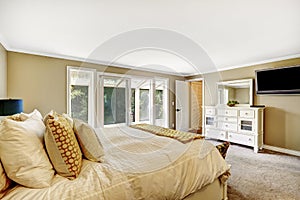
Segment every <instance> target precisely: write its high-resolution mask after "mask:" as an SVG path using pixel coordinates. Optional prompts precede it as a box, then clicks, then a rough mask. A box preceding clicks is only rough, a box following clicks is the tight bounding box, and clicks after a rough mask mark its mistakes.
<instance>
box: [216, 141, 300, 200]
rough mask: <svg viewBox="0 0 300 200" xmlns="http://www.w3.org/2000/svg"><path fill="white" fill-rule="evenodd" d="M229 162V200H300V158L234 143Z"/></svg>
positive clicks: (228, 156)
mask: <svg viewBox="0 0 300 200" xmlns="http://www.w3.org/2000/svg"><path fill="white" fill-rule="evenodd" d="M212 142H213V143H215V144H219V143H220V142H217V141H212ZM226 161H227V162H228V164H231V177H230V178H229V180H228V198H229V200H268V199H270V200H275V199H276V200H300V157H296V156H289V155H285V154H280V153H276V152H273V151H268V150H263V151H262V152H260V153H254V152H253V148H250V147H245V146H242V145H236V144H231V146H230V147H229V149H228V152H227V157H226Z"/></svg>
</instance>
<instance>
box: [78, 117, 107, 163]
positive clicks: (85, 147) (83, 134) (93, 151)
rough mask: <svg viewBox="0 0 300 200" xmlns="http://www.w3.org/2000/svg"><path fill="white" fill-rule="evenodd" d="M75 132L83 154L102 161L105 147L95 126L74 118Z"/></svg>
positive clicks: (90, 158) (96, 160)
mask: <svg viewBox="0 0 300 200" xmlns="http://www.w3.org/2000/svg"><path fill="white" fill-rule="evenodd" d="M73 121H74V132H75V135H76V137H77V140H78V142H79V145H80V147H81V150H82V153H83V155H84V156H85V157H86V158H87V159H88V160H91V161H95V162H101V161H102V159H101V158H102V156H103V155H104V152H103V147H102V144H101V142H100V141H99V139H98V137H97V134H96V133H95V130H94V129H93V127H91V126H90V125H89V124H87V123H85V122H84V121H82V120H79V119H73Z"/></svg>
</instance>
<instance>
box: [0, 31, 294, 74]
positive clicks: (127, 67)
mask: <svg viewBox="0 0 300 200" xmlns="http://www.w3.org/2000/svg"><path fill="white" fill-rule="evenodd" d="M1 39H2V38H1V35H0V43H1V44H2V45H3V47H4V48H5V49H6V50H7V51H11V52H17V53H25V54H31V55H37V56H46V57H52V58H58V59H65V60H71V61H78V62H85V63H90V64H98V65H103V66H111V67H120V68H126V69H132V70H138V71H147V72H154V73H160V74H166V75H174V76H181V77H186V76H196V75H203V74H208V73H214V72H221V71H226V70H232V69H237V68H242V67H250V66H254V65H261V64H266V63H271V62H277V61H282V60H288V59H293V58H300V54H295V55H288V56H283V57H278V58H271V59H267V60H261V61H257V62H251V63H247V64H243V65H234V66H228V67H223V68H221V69H217V68H215V69H216V70H210V71H205V72H204V73H202V74H199V73H193V74H188V75H182V74H180V73H176V72H165V71H160V70H156V69H148V68H143V67H139V68H137V67H135V66H130V65H124V64H121V63H114V64H112V63H111V62H105V61H99V60H92V59H85V58H79V57H73V56H67V55H58V54H50V53H41V52H35V51H27V50H26V51H25V50H22V49H14V48H9V45H7V43H5V42H2V41H3V40H1Z"/></svg>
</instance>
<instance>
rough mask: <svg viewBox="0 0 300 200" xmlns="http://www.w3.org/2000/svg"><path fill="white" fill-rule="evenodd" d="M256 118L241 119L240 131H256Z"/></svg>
mask: <svg viewBox="0 0 300 200" xmlns="http://www.w3.org/2000/svg"><path fill="white" fill-rule="evenodd" d="M255 131H256V130H255V120H254V119H248V118H240V119H239V132H245V133H247V132H255Z"/></svg>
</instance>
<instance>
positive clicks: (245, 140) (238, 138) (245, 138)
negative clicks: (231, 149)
mask: <svg viewBox="0 0 300 200" xmlns="http://www.w3.org/2000/svg"><path fill="white" fill-rule="evenodd" d="M228 140H229V141H230V142H235V143H239V144H244V145H248V146H254V135H244V134H240V133H228Z"/></svg>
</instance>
